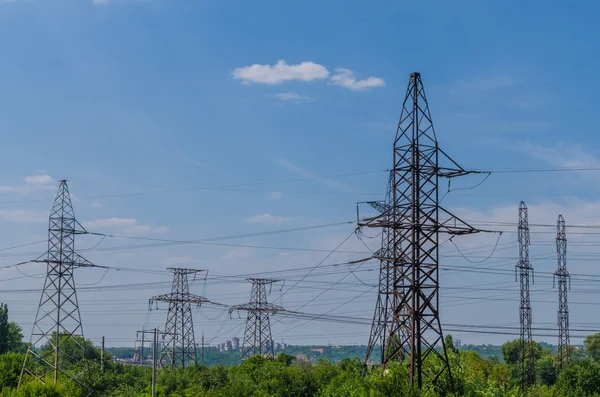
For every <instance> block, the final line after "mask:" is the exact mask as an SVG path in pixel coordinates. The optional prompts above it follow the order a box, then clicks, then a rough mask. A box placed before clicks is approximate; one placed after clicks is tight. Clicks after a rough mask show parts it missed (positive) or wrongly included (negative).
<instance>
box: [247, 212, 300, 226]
mask: <svg viewBox="0 0 600 397" xmlns="http://www.w3.org/2000/svg"><path fill="white" fill-rule="evenodd" d="M289 220H290V218H285V217H283V216H274V215H271V214H268V213H266V214H259V215H253V216H250V217H248V218H246V222H248V223H269V224H274V223H284V222H287V221H289Z"/></svg>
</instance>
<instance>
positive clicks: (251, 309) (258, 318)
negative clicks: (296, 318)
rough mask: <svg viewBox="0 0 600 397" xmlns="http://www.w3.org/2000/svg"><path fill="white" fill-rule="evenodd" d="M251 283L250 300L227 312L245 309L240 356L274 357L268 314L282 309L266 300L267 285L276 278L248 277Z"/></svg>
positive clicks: (244, 357)
mask: <svg viewBox="0 0 600 397" xmlns="http://www.w3.org/2000/svg"><path fill="white" fill-rule="evenodd" d="M248 281H250V282H251V283H252V293H251V295H250V302H248V303H244V304H242V305H236V306H232V307H231V308H230V309H229V314H230V315H231V313H232V312H233V311H238V312H239V311H240V310H242V311H246V312H248V315H247V317H246V330H245V331H244V342H243V344H242V348H241V350H242V356H241V359H242V360H244V359H246V358H249V357H251V356H254V355H257V354H258V355H262V356H267V357H274V355H275V353H274V349H273V338H272V337H271V322H270V320H269V315H274V314H276V313H277V312H280V311H283V310H284V309H283V307H281V306H277V305H274V304H272V303H268V302H267V289H266V286H267V285H269V286H270V285H271V284H273V283H275V282H277V281H278V280H272V279H268V278H249V279H248Z"/></svg>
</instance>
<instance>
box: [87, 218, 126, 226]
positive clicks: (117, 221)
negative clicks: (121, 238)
mask: <svg viewBox="0 0 600 397" xmlns="http://www.w3.org/2000/svg"><path fill="white" fill-rule="evenodd" d="M136 223H137V220H136V219H134V218H106V219H97V220H95V221H88V222H83V226H85V227H90V228H94V227H123V226H131V225H135V224H136Z"/></svg>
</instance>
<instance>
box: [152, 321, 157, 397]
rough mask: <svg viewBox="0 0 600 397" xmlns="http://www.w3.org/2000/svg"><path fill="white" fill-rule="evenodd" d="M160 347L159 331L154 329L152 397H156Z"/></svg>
mask: <svg viewBox="0 0 600 397" xmlns="http://www.w3.org/2000/svg"><path fill="white" fill-rule="evenodd" d="M157 345H158V330H157V329H156V328H154V343H153V344H152V397H156V350H157Z"/></svg>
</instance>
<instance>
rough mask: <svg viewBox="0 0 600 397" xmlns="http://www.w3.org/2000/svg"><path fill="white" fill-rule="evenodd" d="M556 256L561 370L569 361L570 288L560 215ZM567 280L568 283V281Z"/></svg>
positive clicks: (565, 239)
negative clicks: (568, 301)
mask: <svg viewBox="0 0 600 397" xmlns="http://www.w3.org/2000/svg"><path fill="white" fill-rule="evenodd" d="M556 254H557V257H558V269H557V270H556V272H554V280H556V279H558V368H559V369H562V368H563V367H564V366H565V365H566V364H568V363H569V361H571V343H570V339H569V305H568V304H567V289H568V288H570V283H569V285H567V283H568V282H569V281H570V277H571V276H570V275H569V272H568V270H567V232H566V227H565V220H564V219H563V217H562V215H559V216H558V221H557V222H556ZM568 280H569V281H568Z"/></svg>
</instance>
